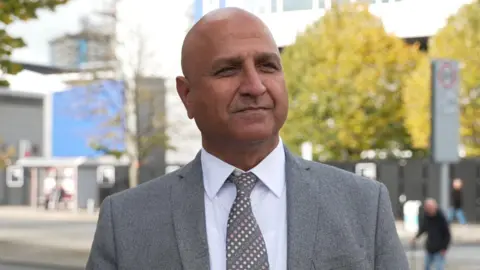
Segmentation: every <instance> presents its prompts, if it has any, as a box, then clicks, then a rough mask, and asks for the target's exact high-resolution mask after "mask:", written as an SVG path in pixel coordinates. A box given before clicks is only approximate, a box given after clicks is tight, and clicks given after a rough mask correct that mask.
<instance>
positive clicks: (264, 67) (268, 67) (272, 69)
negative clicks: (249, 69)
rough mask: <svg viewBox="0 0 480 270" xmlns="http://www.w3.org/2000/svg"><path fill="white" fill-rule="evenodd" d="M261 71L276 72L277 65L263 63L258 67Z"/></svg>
mask: <svg viewBox="0 0 480 270" xmlns="http://www.w3.org/2000/svg"><path fill="white" fill-rule="evenodd" d="M260 68H261V70H262V71H264V72H275V71H277V70H278V67H277V65H275V64H273V63H265V64H262V65H261V66H260Z"/></svg>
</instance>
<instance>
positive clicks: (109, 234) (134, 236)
mask: <svg viewBox="0 0 480 270" xmlns="http://www.w3.org/2000/svg"><path fill="white" fill-rule="evenodd" d="M286 181H287V219H288V221H287V222H288V246H287V250H288V258H287V265H288V269H289V270H310V269H313V270H319V269H321V270H327V269H344V270H347V269H351V270H360V269H368V270H371V269H382V270H405V269H409V267H408V262H407V258H406V255H405V252H404V250H403V247H402V245H401V243H400V241H399V237H398V235H397V231H396V228H395V224H394V217H393V214H392V208H391V204H390V199H389V195H388V191H387V189H386V188H385V186H384V185H383V184H381V183H379V182H376V181H373V180H368V179H364V178H361V177H359V176H357V175H355V174H352V173H349V172H346V171H343V170H340V169H337V168H334V167H330V166H327V165H323V164H320V163H315V162H310V161H305V160H303V159H300V158H298V157H296V156H293V155H292V154H291V153H290V152H289V151H288V150H286ZM86 269H88V270H113V269H119V270H154V269H158V270H179V269H183V270H204V269H205V270H207V269H209V253H208V244H207V236H206V229H205V205H204V187H203V180H202V168H201V162H200V154H199V155H197V157H196V158H195V159H194V160H193V161H192V162H191V163H189V164H188V165H186V166H184V167H183V168H182V169H180V170H178V171H176V172H173V173H171V174H168V175H165V176H162V177H160V178H158V179H155V180H152V181H149V182H147V183H145V184H142V185H139V186H138V187H136V188H133V189H129V190H126V191H124V192H121V193H117V194H115V195H112V196H110V197H108V198H106V199H105V200H104V202H103V203H102V206H101V209H100V216H99V220H98V225H97V230H96V232H95V236H94V240H93V244H92V249H91V252H90V257H89V259H88V262H87V266H86ZM211 270H215V269H211ZM271 270H275V269H271Z"/></svg>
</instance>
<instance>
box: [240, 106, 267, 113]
mask: <svg viewBox="0 0 480 270" xmlns="http://www.w3.org/2000/svg"><path fill="white" fill-rule="evenodd" d="M265 110H269V108H266V107H249V108H245V109H241V110H238V111H237V112H248V111H265Z"/></svg>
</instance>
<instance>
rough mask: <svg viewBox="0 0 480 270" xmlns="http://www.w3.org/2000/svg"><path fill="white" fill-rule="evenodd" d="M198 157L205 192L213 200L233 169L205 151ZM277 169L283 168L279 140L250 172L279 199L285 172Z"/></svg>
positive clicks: (282, 149)
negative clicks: (199, 158)
mask: <svg viewBox="0 0 480 270" xmlns="http://www.w3.org/2000/svg"><path fill="white" fill-rule="evenodd" d="M200 156H201V165H202V172H203V184H204V187H205V192H206V194H207V196H208V197H209V198H210V199H213V198H214V197H215V196H217V193H218V192H219V190H220V188H221V187H222V186H223V184H224V183H225V180H226V179H227V178H228V176H229V175H230V174H231V173H232V172H233V170H235V167H234V166H232V165H230V164H228V163H226V162H225V161H223V160H221V159H219V158H217V157H215V156H213V155H212V154H210V153H208V152H207V151H206V150H205V149H202V150H201V154H200ZM278 168H285V149H284V145H283V143H282V141H281V140H280V142H279V143H278V145H277V147H275V149H273V151H272V152H271V153H270V154H269V155H268V156H266V157H265V158H264V159H263V160H262V161H261V162H260V163H259V164H258V165H257V166H255V167H254V168H253V169H251V170H250V171H251V172H253V173H254V174H255V175H256V176H257V177H258V178H259V179H260V181H262V183H263V184H264V185H265V186H267V187H268V189H269V190H270V191H272V192H273V193H274V194H275V195H276V196H277V197H280V196H281V195H282V193H283V190H284V188H285V170H279V169H278Z"/></svg>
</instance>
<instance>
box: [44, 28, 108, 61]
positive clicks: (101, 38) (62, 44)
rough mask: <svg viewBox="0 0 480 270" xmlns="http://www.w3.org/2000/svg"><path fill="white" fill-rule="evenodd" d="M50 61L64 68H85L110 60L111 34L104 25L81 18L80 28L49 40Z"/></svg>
mask: <svg viewBox="0 0 480 270" xmlns="http://www.w3.org/2000/svg"><path fill="white" fill-rule="evenodd" d="M49 45H50V63H51V64H52V65H53V66H58V67H64V68H78V69H80V68H86V67H91V66H98V65H99V64H102V63H103V64H105V63H108V62H111V60H112V59H113V58H114V57H113V54H112V34H111V33H109V31H108V29H106V27H105V26H103V27H102V26H98V25H93V24H91V23H90V22H89V20H87V19H82V30H81V31H80V32H78V33H73V34H65V35H62V36H60V37H57V38H55V39H53V40H51V41H50V42H49Z"/></svg>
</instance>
